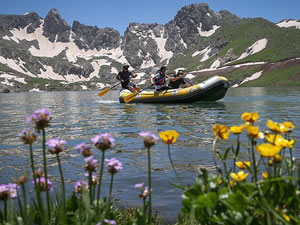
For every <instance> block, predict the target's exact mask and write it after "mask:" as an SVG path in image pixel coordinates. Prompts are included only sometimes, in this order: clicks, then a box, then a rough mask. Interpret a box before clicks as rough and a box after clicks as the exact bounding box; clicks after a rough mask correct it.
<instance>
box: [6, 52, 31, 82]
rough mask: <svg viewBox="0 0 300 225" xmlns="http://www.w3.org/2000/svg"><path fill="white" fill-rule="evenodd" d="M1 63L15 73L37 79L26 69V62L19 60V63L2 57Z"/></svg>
mask: <svg viewBox="0 0 300 225" xmlns="http://www.w3.org/2000/svg"><path fill="white" fill-rule="evenodd" d="M0 63H2V64H4V65H7V66H8V67H10V68H11V69H13V70H15V71H18V72H20V73H23V74H26V75H28V76H31V77H35V75H33V74H32V73H31V72H29V71H27V70H26V69H25V68H24V64H25V62H24V61H22V60H21V59H20V58H19V59H18V61H15V60H13V59H6V58H4V57H3V56H0Z"/></svg>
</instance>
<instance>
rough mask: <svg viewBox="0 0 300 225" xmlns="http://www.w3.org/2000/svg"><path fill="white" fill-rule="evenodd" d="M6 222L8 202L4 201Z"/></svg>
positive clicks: (5, 219) (5, 218)
mask: <svg viewBox="0 0 300 225" xmlns="http://www.w3.org/2000/svg"><path fill="white" fill-rule="evenodd" d="M4 221H7V201H6V200H4Z"/></svg>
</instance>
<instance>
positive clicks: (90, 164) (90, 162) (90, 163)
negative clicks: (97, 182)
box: [84, 156, 98, 172]
mask: <svg viewBox="0 0 300 225" xmlns="http://www.w3.org/2000/svg"><path fill="white" fill-rule="evenodd" d="M84 161H85V162H86V164H85V170H86V171H90V172H95V171H96V170H97V167H98V161H97V160H95V159H94V157H93V156H90V157H87V158H85V159H84Z"/></svg>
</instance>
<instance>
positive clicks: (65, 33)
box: [44, 9, 71, 42]
mask: <svg viewBox="0 0 300 225" xmlns="http://www.w3.org/2000/svg"><path fill="white" fill-rule="evenodd" d="M70 30H71V27H70V26H69V25H68V24H67V22H66V21H65V20H64V19H63V18H62V17H61V16H60V14H59V13H58V11H57V10H56V9H51V10H50V11H49V13H48V14H47V16H46V18H45V20H44V36H46V37H48V38H49V40H50V41H51V42H54V41H55V40H56V41H61V42H68V41H69V35H70Z"/></svg>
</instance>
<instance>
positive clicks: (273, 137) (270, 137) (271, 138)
mask: <svg viewBox="0 0 300 225" xmlns="http://www.w3.org/2000/svg"><path fill="white" fill-rule="evenodd" d="M266 139H267V141H268V142H270V143H272V144H274V145H277V146H280V147H282V148H293V147H294V144H295V140H294V139H292V140H290V141H289V140H287V139H285V138H283V137H282V136H281V135H279V134H267V135H266Z"/></svg>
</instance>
